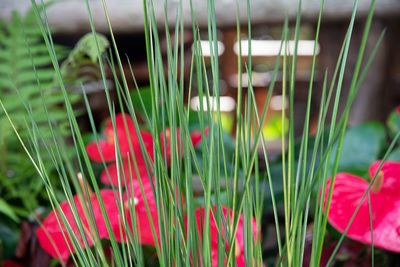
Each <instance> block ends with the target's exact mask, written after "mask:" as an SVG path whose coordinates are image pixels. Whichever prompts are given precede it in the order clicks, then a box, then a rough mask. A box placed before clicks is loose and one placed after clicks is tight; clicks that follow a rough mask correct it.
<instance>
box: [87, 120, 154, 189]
mask: <svg viewBox="0 0 400 267" xmlns="http://www.w3.org/2000/svg"><path fill="white" fill-rule="evenodd" d="M115 126H116V130H115V131H116V134H115V135H116V137H117V139H118V145H119V151H120V153H121V157H122V165H121V169H122V170H123V171H121V172H120V173H121V175H122V176H121V177H120V179H121V184H122V185H123V186H124V185H125V181H128V182H129V181H130V178H131V175H132V179H136V178H137V175H140V176H142V175H143V176H148V173H147V170H146V168H145V166H146V163H145V160H146V158H147V157H149V159H150V160H151V161H153V159H154V155H153V145H154V144H153V137H152V136H151V134H150V133H149V132H146V131H140V132H139V135H140V137H141V138H142V141H143V144H144V148H145V151H146V152H147V153H143V152H142V149H141V146H140V141H139V135H138V134H137V132H136V130H135V126H134V123H133V120H132V118H131V117H129V116H127V115H124V114H122V113H120V114H117V115H116V116H115ZM103 136H104V137H105V138H104V139H102V140H100V141H99V143H98V144H97V142H95V141H94V142H92V143H90V144H88V145H87V146H86V151H87V153H88V155H89V157H90V159H92V160H93V161H96V162H102V157H103V158H104V161H107V162H112V163H111V164H110V165H108V166H107V170H108V171H107V170H104V171H103V172H102V173H101V176H100V179H101V181H102V182H103V183H104V184H107V185H109V184H113V185H118V172H117V164H116V162H115V161H116V153H115V152H116V151H115V143H116V140H115V138H114V128H113V124H112V121H111V119H109V120H108V121H107V123H106V126H105V129H104V131H103ZM131 148H132V151H131ZM134 160H135V161H136V164H137V166H138V169H139V173H136V171H135V168H134V166H135V164H134V162H135V161H134Z"/></svg>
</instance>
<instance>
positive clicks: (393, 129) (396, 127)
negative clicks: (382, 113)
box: [386, 108, 400, 138]
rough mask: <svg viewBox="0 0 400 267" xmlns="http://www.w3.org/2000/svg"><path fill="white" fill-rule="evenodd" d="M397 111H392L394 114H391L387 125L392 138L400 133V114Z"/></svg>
mask: <svg viewBox="0 0 400 267" xmlns="http://www.w3.org/2000/svg"><path fill="white" fill-rule="evenodd" d="M397 109H398V108H397ZM397 109H396V110H394V111H392V113H390V115H389V117H388V119H387V121H386V125H387V127H388V130H389V135H390V137H392V138H393V137H394V136H395V135H396V134H397V133H398V132H399V131H400V112H399V111H397Z"/></svg>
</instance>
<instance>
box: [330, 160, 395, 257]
mask: <svg viewBox="0 0 400 267" xmlns="http://www.w3.org/2000/svg"><path fill="white" fill-rule="evenodd" d="M379 165H380V161H377V162H375V163H373V164H372V165H371V166H370V168H369V174H370V177H371V179H372V177H374V175H375V174H376V172H377V170H378V167H379ZM330 183H331V179H329V180H328V181H327V185H326V188H327V189H326V191H325V202H326V198H327V196H328V192H329V187H330ZM368 184H369V183H368V182H367V181H365V180H363V179H362V178H360V177H357V176H354V175H351V174H348V173H339V174H338V175H337V176H336V179H335V184H334V189H333V194H332V201H331V204H330V208H329V215H328V220H329V222H330V224H332V226H333V227H334V228H336V229H337V230H338V231H339V232H342V233H343V232H344V230H345V228H346V227H347V225H348V224H349V222H350V218H351V217H352V215H353V213H354V212H355V209H356V207H357V206H358V205H359V203H360V201H361V198H362V195H363V194H364V192H365V191H366V190H367V188H368ZM399 192H400V163H399V162H390V161H389V162H385V163H384V164H383V167H382V169H381V171H380V172H379V173H378V174H377V177H376V179H375V181H374V184H373V185H372V188H371V191H370V192H369V195H370V200H371V202H370V203H371V205H370V206H369V204H368V196H367V197H365V199H364V200H363V201H362V203H361V206H360V209H359V210H358V212H357V214H356V216H355V218H354V221H353V222H352V224H351V226H350V228H349V229H348V231H347V234H346V236H347V237H349V238H351V239H354V240H357V241H359V242H362V243H365V244H371V243H372V239H371V227H370V216H371V218H372V228H373V242H374V245H375V246H376V247H380V248H383V249H387V250H391V251H394V252H400V194H399ZM370 210H372V214H370Z"/></svg>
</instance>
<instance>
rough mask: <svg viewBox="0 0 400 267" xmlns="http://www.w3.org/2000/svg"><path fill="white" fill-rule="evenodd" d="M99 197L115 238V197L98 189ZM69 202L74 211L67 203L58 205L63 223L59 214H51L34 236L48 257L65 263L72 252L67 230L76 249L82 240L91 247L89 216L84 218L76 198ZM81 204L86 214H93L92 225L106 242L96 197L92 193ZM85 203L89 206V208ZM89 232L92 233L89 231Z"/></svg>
mask: <svg viewBox="0 0 400 267" xmlns="http://www.w3.org/2000/svg"><path fill="white" fill-rule="evenodd" d="M100 197H101V199H102V202H103V205H104V208H105V211H106V214H107V218H108V219H109V222H110V224H111V228H112V230H113V232H114V234H115V235H117V234H119V232H120V231H119V222H120V214H119V212H118V206H117V205H118V198H116V193H115V192H114V191H113V190H100ZM72 202H73V203H71V204H72V205H74V206H75V207H76V216H75V217H74V214H75V209H74V208H72V209H71V207H70V205H69V203H68V201H63V202H62V203H61V204H60V209H61V211H62V212H63V214H64V216H65V220H66V221H67V222H68V223H67V224H65V223H64V220H63V217H62V215H61V214H60V213H59V212H58V211H57V212H56V211H54V210H53V211H51V212H50V213H49V215H48V216H47V217H46V218H45V220H44V221H43V223H42V225H41V227H40V228H39V229H38V230H37V232H36V236H37V239H38V241H39V244H40V246H41V247H42V248H43V249H44V251H46V252H47V253H48V254H50V255H51V256H52V257H54V258H57V259H59V260H61V261H63V262H66V261H67V259H68V258H69V256H70V254H71V252H74V251H75V250H74V247H73V245H72V244H73V243H72V240H71V238H70V236H69V231H68V227H70V230H71V231H72V233H73V234H74V236H75V237H76V240H77V241H78V243H79V246H81V247H85V242H84V238H85V239H86V240H87V244H88V245H89V246H92V245H93V243H94V235H93V230H94V229H93V227H91V226H90V224H89V220H90V219H89V220H88V218H91V216H90V214H88V217H87V216H86V214H85V211H84V207H83V205H82V201H81V199H80V198H79V197H78V196H74V198H73V199H72ZM83 202H84V205H87V209H88V212H90V210H92V211H93V216H94V222H93V224H94V226H95V227H96V229H97V231H98V234H99V238H100V239H108V238H109V234H108V231H107V228H106V223H105V220H104V217H103V214H102V212H101V206H100V203H99V200H98V199H97V196H96V195H95V194H92V195H91V196H90V197H89V198H88V200H87V201H83ZM89 203H90V205H91V206H89ZM75 219H76V220H79V221H80V223H81V225H83V233H84V237H83V236H82V235H81V232H80V230H79V227H78V224H77V223H76V220H75ZM90 229H92V231H90Z"/></svg>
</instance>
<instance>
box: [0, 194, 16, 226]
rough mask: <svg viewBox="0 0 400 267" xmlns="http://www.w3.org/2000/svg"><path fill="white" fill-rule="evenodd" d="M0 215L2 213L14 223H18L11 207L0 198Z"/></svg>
mask: <svg viewBox="0 0 400 267" xmlns="http://www.w3.org/2000/svg"><path fill="white" fill-rule="evenodd" d="M0 213H3V214H4V215H6V216H7V217H8V218H10V219H12V220H13V221H14V222H17V223H18V222H19V219H18V216H17V215H16V214H15V212H14V210H13V209H12V207H11V206H10V205H8V203H7V202H6V201H5V200H4V199H2V198H0Z"/></svg>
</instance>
